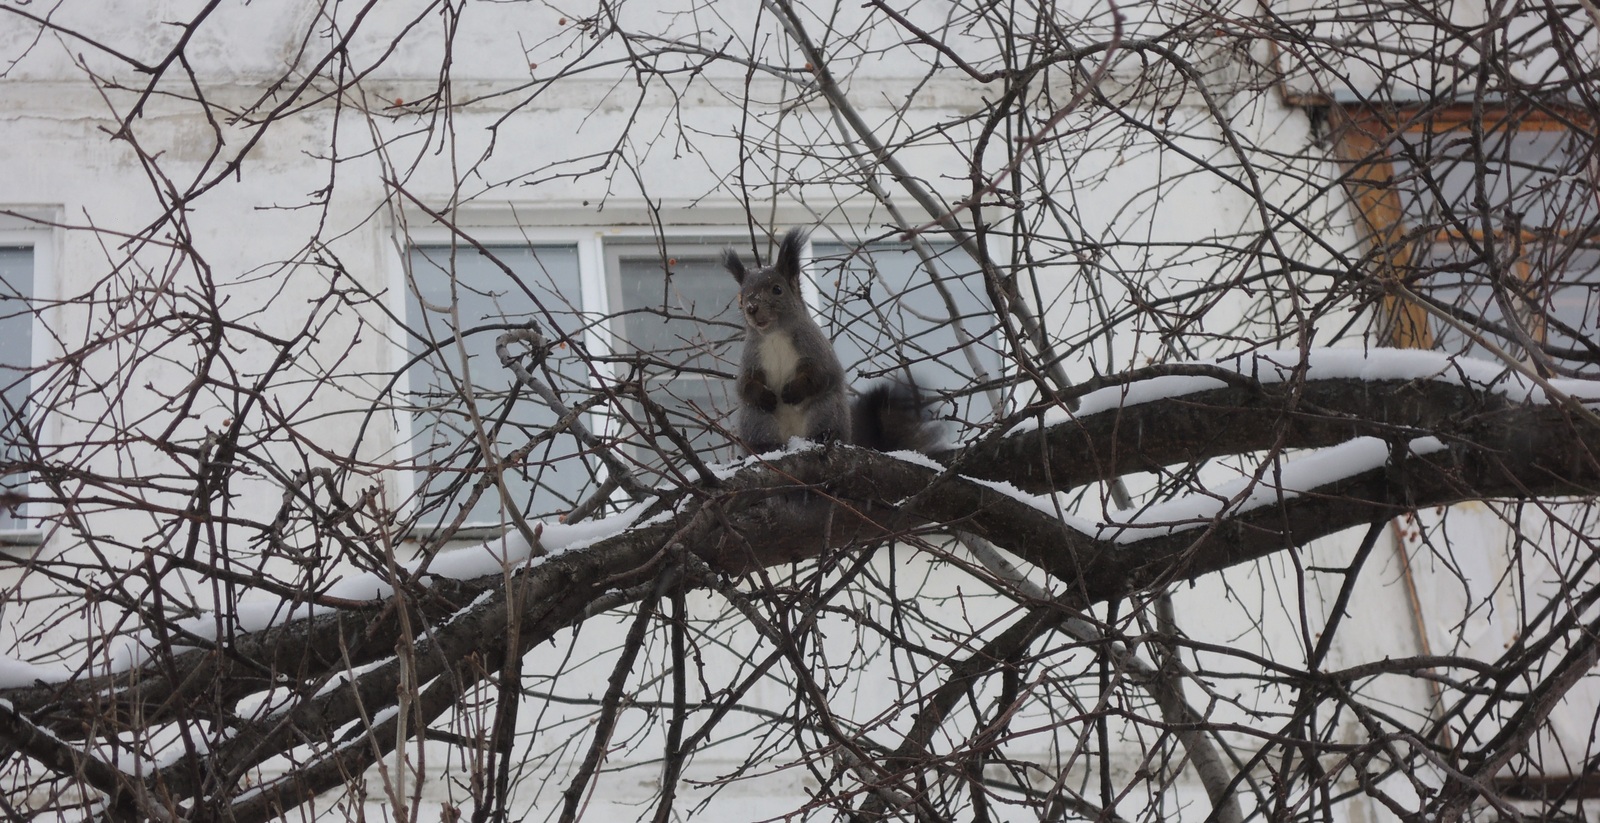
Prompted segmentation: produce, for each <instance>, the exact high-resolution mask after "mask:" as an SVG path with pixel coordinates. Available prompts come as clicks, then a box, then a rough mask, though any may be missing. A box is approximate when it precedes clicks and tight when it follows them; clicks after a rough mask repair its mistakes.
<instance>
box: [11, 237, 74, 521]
mask: <svg viewBox="0 0 1600 823" xmlns="http://www.w3.org/2000/svg"><path fill="white" fill-rule="evenodd" d="M0 211H4V212H7V213H6V214H0V246H7V247H12V246H24V247H27V248H28V249H30V250H31V252H32V254H33V286H32V292H33V294H32V298H31V299H32V300H33V301H34V302H35V304H38V303H40V302H44V303H47V304H48V303H49V302H50V301H51V300H53V299H55V296H56V286H57V283H56V271H57V269H56V260H57V259H58V257H59V255H58V250H59V249H58V247H59V244H60V243H61V232H60V231H58V230H56V229H54V228H53V227H52V226H51V225H50V224H52V223H56V222H58V216H59V215H58V210H54V209H36V208H5V207H0ZM30 218H31V219H30ZM52 313H53V312H52V311H50V310H46V311H45V312H43V313H41V314H40V315H38V316H36V317H35V319H34V322H33V329H32V335H31V340H30V343H31V350H30V352H29V360H30V362H31V365H33V366H40V365H43V364H44V363H47V362H49V360H50V359H51V357H52V356H54V353H55V342H54V340H53V338H52V337H51V336H50V334H49V332H48V329H47V327H48V325H49V322H50V321H49V315H50V314H52ZM38 389H39V385H38V375H37V373H36V374H35V375H34V376H33V377H31V378H30V384H29V387H28V394H29V395H30V396H31V395H33V394H34V393H36V391H37V390H38ZM53 433H54V429H53V427H52V426H51V425H50V423H49V422H47V423H46V424H45V426H43V427H41V429H40V432H39V439H40V441H41V442H42V443H49V442H51V441H52V440H53V439H54V438H53ZM37 485H38V481H37V480H33V481H30V482H29V487H30V488H29V492H28V493H29V495H30V496H32V497H38V496H41V495H40V494H39V489H38V488H37ZM54 513H55V512H54V507H53V506H50V505H49V504H46V503H41V502H32V503H29V504H28V511H27V514H26V515H24V517H23V519H24V521H25V522H28V523H29V525H26V526H23V527H21V528H4V529H0V550H9V551H11V552H14V551H16V550H17V549H29V550H31V549H33V548H36V547H37V546H39V545H41V544H42V543H43V542H44V533H45V529H44V524H45V523H46V522H47V520H48V518H49V517H50V516H51V515H52V514H54Z"/></svg>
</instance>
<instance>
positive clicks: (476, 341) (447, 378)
mask: <svg viewBox="0 0 1600 823" xmlns="http://www.w3.org/2000/svg"><path fill="white" fill-rule="evenodd" d="M489 253H490V254H491V255H492V256H493V258H492V259H491V258H490V257H487V256H485V255H483V254H481V253H479V252H478V251H477V250H475V249H463V248H455V249H451V248H449V247H419V248H415V249H413V250H412V252H411V255H410V266H411V276H412V281H413V282H412V284H411V287H412V288H411V289H410V290H409V291H408V292H407V294H406V322H407V325H408V326H409V328H410V330H411V335H410V337H409V338H408V342H407V348H408V351H409V352H410V353H411V354H412V355H419V354H424V352H426V354H425V356H423V357H422V359H421V360H419V361H418V362H416V363H415V364H413V365H411V366H410V368H409V377H410V383H411V397H412V400H413V403H414V404H415V405H416V408H417V411H416V413H415V414H414V415H413V416H412V433H413V435H414V437H413V439H412V455H413V460H414V461H415V465H416V466H417V469H418V473H417V478H418V491H419V493H420V495H421V505H422V506H423V507H424V515H423V521H424V522H427V523H441V522H443V523H449V522H452V521H453V520H454V519H455V517H456V515H457V514H458V513H459V511H460V507H461V506H462V505H463V504H464V503H465V502H466V500H467V499H468V497H469V495H470V494H471V491H472V488H473V486H474V485H475V484H477V483H478V482H479V481H480V479H482V478H483V477H484V465H485V463H484V461H483V459H482V455H481V453H480V448H479V446H478V443H479V442H480V441H479V438H478V435H477V428H476V427H475V426H474V424H473V420H472V415H471V414H470V413H469V411H470V409H471V408H475V409H476V410H477V413H478V418H479V420H480V421H481V424H482V427H483V430H484V432H485V433H486V434H487V435H488V436H489V438H490V440H491V442H492V443H493V448H494V452H495V454H496V456H497V457H498V458H500V459H502V460H503V459H505V458H506V457H507V456H508V455H510V454H511V453H512V452H514V451H515V450H517V449H520V448H523V447H525V446H527V445H528V444H529V443H535V441H537V442H536V443H535V445H534V448H533V450H532V452H531V453H529V454H528V456H527V458H526V459H525V460H523V461H522V462H521V463H520V464H519V465H516V466H512V467H508V469H507V471H506V472H505V473H504V479H505V483H506V485H507V487H508V490H509V491H510V492H511V496H512V498H513V500H514V501H515V503H516V505H517V506H519V507H521V508H522V511H523V512H524V513H525V514H527V515H530V516H540V515H546V514H550V513H553V512H560V511H565V510H566V509H569V508H571V507H572V505H573V503H574V502H576V501H577V499H578V497H579V493H580V492H581V491H582V490H583V489H584V487H585V486H587V485H588V484H589V479H590V471H589V469H588V467H587V466H586V465H585V463H584V461H583V460H582V459H581V457H580V449H579V447H578V444H577V441H576V440H575V439H574V438H573V437H572V435H571V434H568V433H566V432H553V433H552V432H551V431H550V428H551V426H552V425H554V424H555V423H556V422H557V420H558V416H557V414H556V413H555V412H554V411H552V410H551V408H550V407H549V406H548V405H547V404H546V403H545V401H544V400H542V399H540V398H539V397H538V396H537V395H535V394H533V393H532V392H531V391H529V390H528V389H527V388H526V387H523V386H522V385H520V383H519V382H518V380H517V378H516V377H515V376H514V374H513V373H512V372H511V371H510V370H509V369H507V368H506V367H504V366H502V365H501V363H500V358H499V355H498V354H497V353H496V352H495V344H496V341H497V340H498V339H499V338H500V337H501V336H502V335H504V334H506V333H507V332H508V331H510V330H512V329H515V328H523V327H526V326H527V324H529V323H532V324H534V325H535V327H536V328H537V329H538V330H539V331H540V332H541V333H542V334H543V335H544V336H545V337H546V339H548V340H550V341H551V342H553V343H555V344H556V347H555V348H554V349H552V351H551V352H550V354H549V356H548V357H547V358H546V360H545V361H544V363H543V365H542V367H538V366H535V367H533V369H532V370H533V373H534V376H535V377H538V378H540V379H542V380H544V381H545V382H546V383H547V384H548V385H549V386H550V387H551V389H552V390H554V391H555V392H556V394H557V395H558V397H559V399H561V401H562V402H563V403H564V404H565V405H567V406H568V407H569V408H571V407H572V406H575V405H577V404H578V403H579V402H580V401H581V400H582V399H583V395H582V394H581V393H580V392H581V390H583V389H584V388H585V387H586V386H587V385H588V377H587V375H588V369H587V368H586V367H585V366H584V364H583V363H582V361H581V360H579V358H578V357H577V356H576V349H575V347H576V345H578V344H581V342H582V340H581V335H582V332H583V328H584V327H583V322H582V317H581V316H580V314H579V311H580V308H581V306H580V295H581V294H582V290H581V287H580V280H579V271H578V252H577V248H576V247H575V246H535V247H528V246H497V247H492V248H490V249H489ZM496 261H498V263H497V262H496ZM501 265H504V267H505V269H502V268H501ZM506 269H509V270H510V274H509V275H508V274H507V272H506ZM452 307H453V308H454V313H455V317H452V314H451V309H452ZM456 318H459V329H458V328H457V320H456ZM457 331H459V333H460V337H461V341H460V343H459V344H458V343H457V340H456V337H457ZM510 350H511V352H512V353H513V354H516V353H524V354H525V353H526V352H527V347H526V346H524V345H522V344H520V343H511V344H510ZM463 355H465V359H466V366H465V368H464V367H463V365H462V359H463ZM521 361H522V363H523V364H524V365H525V366H527V365H529V364H530V363H531V361H532V358H529V357H526V356H525V357H523V358H522V359H521ZM468 373H470V375H471V386H472V391H471V396H472V400H473V403H472V405H471V407H469V405H468V403H467V400H466V398H467V392H466V391H464V386H463V382H464V381H463V377H464V376H465V375H466V374H468ZM505 520H506V518H505V517H504V516H503V512H502V508H501V499H500V495H499V493H498V491H497V490H496V489H495V488H494V487H493V486H492V485H491V486H490V487H488V488H487V489H486V490H485V491H484V493H483V494H482V496H480V497H479V498H478V501H477V503H476V504H474V505H473V506H472V508H471V510H470V512H469V514H468V516H467V518H466V521H465V522H466V523H467V524H473V525H497V524H500V523H503V522H505Z"/></svg>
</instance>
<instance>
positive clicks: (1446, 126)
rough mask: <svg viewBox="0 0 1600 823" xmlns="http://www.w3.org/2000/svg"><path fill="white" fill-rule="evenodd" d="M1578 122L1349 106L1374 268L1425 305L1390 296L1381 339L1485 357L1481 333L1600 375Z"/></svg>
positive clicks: (1593, 239) (1599, 276)
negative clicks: (1388, 114)
mask: <svg viewBox="0 0 1600 823" xmlns="http://www.w3.org/2000/svg"><path fill="white" fill-rule="evenodd" d="M1579 125H1580V124H1578V123H1575V122H1571V121H1563V120H1560V119H1558V118H1557V117H1556V116H1555V115H1551V114H1548V113H1540V114H1533V113H1522V114H1516V113H1512V112H1506V111H1496V112H1491V113H1489V114H1487V115H1485V116H1484V117H1483V119H1482V120H1480V121H1476V123H1475V121H1474V119H1473V114H1472V111H1471V110H1470V108H1466V107H1460V108H1447V109H1443V110H1440V111H1433V112H1426V113H1401V114H1400V115H1398V116H1396V117H1394V118H1392V119H1389V118H1384V117H1380V116H1379V115H1377V114H1375V113H1372V112H1367V111H1356V112H1353V113H1350V114H1349V115H1348V122H1347V123H1346V124H1345V128H1344V129H1343V130H1342V136H1341V140H1340V145H1341V149H1342V151H1343V154H1344V155H1345V157H1346V159H1347V160H1350V161H1352V162H1353V163H1354V166H1353V168H1352V171H1351V174H1350V176H1351V179H1352V181H1353V183H1354V185H1353V187H1352V194H1353V195H1354V198H1355V200H1356V203H1357V206H1358V208H1359V210H1360V212H1361V214H1362V217H1363V218H1364V221H1365V223H1366V224H1367V227H1368V228H1369V230H1370V234H1371V237H1372V239H1373V241H1374V242H1373V249H1374V253H1375V256H1376V258H1377V262H1378V263H1379V266H1380V268H1381V269H1382V270H1383V271H1382V274H1383V276H1385V277H1387V278H1392V279H1394V280H1398V281H1399V282H1400V283H1403V284H1404V285H1405V286H1406V288H1407V289H1409V290H1410V291H1412V292H1413V293H1415V294H1417V295H1419V296H1421V297H1422V298H1424V300H1425V301H1427V302H1428V303H1430V304H1431V305H1432V310H1431V311H1430V310H1428V309H1425V308H1423V307H1422V306H1419V305H1414V304H1413V305H1407V304H1406V303H1405V301H1398V302H1397V301H1395V300H1393V299H1391V300H1390V301H1389V303H1388V317H1387V320H1388V323H1387V326H1388V329H1387V333H1386V337H1387V338H1388V342H1389V343H1391V344H1396V345H1406V346H1420V347H1424V348H1427V347H1433V348H1439V349H1442V350H1445V351H1449V352H1452V353H1458V354H1466V355H1468V356H1475V357H1485V356H1487V353H1486V352H1485V351H1483V347H1482V346H1481V344H1480V342H1478V341H1476V340H1474V339H1473V336H1472V335H1474V334H1476V335H1479V336H1481V338H1482V339H1484V340H1488V341H1490V342H1492V343H1493V344H1494V345H1495V346H1497V347H1499V348H1501V349H1502V350H1505V351H1508V352H1514V353H1517V354H1518V356H1520V357H1525V358H1526V359H1528V360H1530V361H1532V362H1533V363H1534V364H1535V365H1536V366H1538V367H1540V368H1543V369H1544V370H1546V371H1547V372H1553V373H1569V374H1581V375H1584V376H1591V377H1592V376H1600V341H1597V339H1596V338H1597V333H1600V297H1597V295H1600V203H1597V202H1596V198H1595V195H1594V181H1595V177H1596V172H1597V170H1600V168H1597V165H1596V149H1595V138H1594V136H1593V133H1592V130H1590V129H1588V128H1579V127H1578V126H1579ZM1441 315H1448V316H1449V317H1450V318H1451V319H1452V320H1454V321H1455V322H1451V321H1450V320H1445V319H1444V318H1443V317H1442V316H1441ZM1464 328H1465V329H1470V330H1471V331H1472V334H1469V333H1468V332H1467V331H1465V330H1464Z"/></svg>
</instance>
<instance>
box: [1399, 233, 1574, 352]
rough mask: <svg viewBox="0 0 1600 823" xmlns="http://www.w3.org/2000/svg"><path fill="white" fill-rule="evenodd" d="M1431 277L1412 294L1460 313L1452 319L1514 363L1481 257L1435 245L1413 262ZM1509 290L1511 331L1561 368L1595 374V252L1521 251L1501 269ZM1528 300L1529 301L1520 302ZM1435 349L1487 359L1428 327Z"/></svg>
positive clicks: (1443, 326)
mask: <svg viewBox="0 0 1600 823" xmlns="http://www.w3.org/2000/svg"><path fill="white" fill-rule="evenodd" d="M1420 262H1421V263H1422V265H1423V266H1425V267H1426V269H1425V270H1426V271H1430V272H1432V274H1430V275H1429V276H1427V277H1426V278H1425V279H1423V280H1421V281H1419V283H1420V285H1418V286H1417V288H1418V290H1419V291H1422V292H1423V293H1425V294H1427V295H1428V296H1430V297H1432V298H1434V299H1435V300H1438V301H1440V302H1442V303H1444V304H1446V305H1448V306H1450V307H1452V308H1455V309H1457V310H1459V311H1460V312H1462V313H1463V315H1461V316H1458V317H1457V319H1458V320H1459V321H1460V322H1462V323H1464V324H1466V325H1468V326H1470V327H1475V328H1477V330H1478V333H1479V334H1480V335H1482V336H1483V337H1485V338H1486V339H1488V340H1490V341H1492V342H1493V343H1494V344H1495V345H1496V346H1499V347H1500V348H1501V349H1503V350H1505V351H1507V352H1510V353H1514V354H1517V355H1518V356H1521V352H1522V347H1521V346H1520V344H1519V342H1518V338H1517V337H1516V336H1515V335H1514V333H1513V332H1514V329H1513V328H1512V327H1511V325H1510V324H1508V323H1507V322H1506V318H1505V313H1504V306H1503V305H1502V301H1500V300H1497V299H1496V298H1495V289H1496V284H1495V282H1494V280H1493V279H1492V278H1491V277H1490V276H1489V275H1488V274H1486V272H1487V271H1488V270H1489V267H1487V266H1484V265H1482V255H1481V251H1479V250H1476V249H1474V248H1473V244H1472V243H1470V242H1468V241H1465V240H1454V241H1450V242H1444V243H1435V244H1433V246H1432V247H1431V248H1430V249H1429V254H1428V255H1427V256H1426V257H1424V258H1422V260H1421V261H1420ZM1506 270H1507V271H1509V272H1510V273H1511V274H1510V276H1511V277H1514V278H1517V280H1516V282H1515V287H1510V288H1507V289H1505V291H1506V294H1507V296H1508V298H1509V299H1508V301H1506V302H1507V303H1509V305H1511V307H1512V308H1513V309H1514V310H1515V311H1514V317H1515V320H1516V322H1517V325H1518V327H1520V328H1521V329H1522V330H1523V332H1525V333H1526V334H1527V335H1528V336H1529V337H1530V338H1532V339H1534V340H1540V341H1542V342H1544V343H1545V344H1546V346H1548V347H1549V348H1548V349H1547V351H1548V352H1549V353H1550V356H1551V357H1552V358H1553V359H1554V361H1555V362H1557V363H1559V364H1561V365H1562V366H1563V367H1565V368H1569V369H1574V370H1578V371H1582V372H1588V373H1600V250H1596V249H1589V248H1572V247H1571V246H1569V245H1566V244H1560V245H1559V246H1557V245H1554V244H1539V245H1535V246H1532V247H1530V248H1527V249H1524V250H1523V257H1522V259H1521V261H1519V262H1517V263H1515V264H1513V265H1510V266H1507V267H1506ZM1529 297H1531V298H1532V301H1531V302H1530V300H1529V299H1528V298H1529ZM1434 327H1435V332H1434V339H1435V348H1438V349H1440V350H1441V351H1445V352H1449V353H1451V354H1461V355H1466V356H1468V357H1476V358H1480V359H1483V358H1489V357H1492V355H1491V354H1489V353H1488V352H1487V351H1485V350H1484V349H1483V348H1482V347H1481V346H1479V345H1478V344H1477V343H1475V342H1474V341H1473V340H1472V339H1471V338H1470V337H1469V336H1468V335H1466V334H1465V333H1464V332H1462V331H1460V330H1459V329H1457V328H1455V327H1454V326H1452V325H1450V324H1448V323H1444V322H1442V321H1441V322H1436V323H1435V324H1434Z"/></svg>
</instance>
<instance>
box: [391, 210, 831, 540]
mask: <svg viewBox="0 0 1600 823" xmlns="http://www.w3.org/2000/svg"><path fill="white" fill-rule="evenodd" d="M529 211H530V212H531V211H532V210H529ZM542 211H543V210H540V212H542ZM538 216H547V215H545V214H541V213H539V212H535V213H533V214H526V213H521V210H513V211H512V212H511V213H510V214H509V215H499V214H490V215H478V216H477V217H478V219H477V220H473V219H471V218H472V216H471V215H469V216H466V217H464V218H463V219H459V220H457V221H456V224H455V225H456V226H457V227H459V228H458V229H452V228H451V227H449V226H445V225H442V224H440V223H438V222H436V221H431V220H429V221H426V222H423V221H417V222H416V224H414V225H410V226H407V227H405V228H404V229H403V230H400V229H395V230H393V231H391V237H392V238H393V249H394V250H393V253H391V254H389V255H388V257H389V259H390V268H391V271H390V272H389V278H388V282H389V286H390V288H389V292H390V295H389V300H388V308H389V310H390V311H392V312H393V313H394V315H395V316H396V317H398V318H401V319H402V320H403V321H406V322H409V319H410V318H408V317H407V316H406V295H407V293H408V290H409V288H410V287H409V285H408V283H407V280H406V278H407V276H408V272H407V266H408V256H409V254H410V253H411V250H412V249H413V248H417V247H440V246H448V245H449V244H450V243H452V242H454V243H456V244H457V245H458V247H459V248H461V249H465V250H468V251H472V252H474V253H476V251H475V250H476V246H474V245H473V241H475V242H476V243H478V244H481V245H483V246H485V247H494V246H536V245H570V246H574V247H576V249H577V258H578V282H579V291H580V294H579V296H578V299H579V301H580V305H579V307H578V311H579V314H580V315H581V316H582V317H583V318H584V320H585V323H584V325H585V330H584V333H583V334H584V346H585V347H586V348H587V349H588V350H589V352H590V353H591V354H592V355H593V356H595V357H596V358H597V359H605V360H606V361H607V362H601V363H597V364H596V365H597V369H598V371H599V372H600V375H599V376H600V378H601V379H603V380H608V381H609V380H613V379H615V377H616V372H615V367H614V366H613V365H612V364H611V363H610V362H609V360H610V358H611V357H612V356H613V355H615V354H617V353H618V352H619V351H622V350H624V349H625V346H624V344H623V343H622V341H621V340H620V335H621V330H620V329H619V328H617V326H616V324H615V318H611V315H612V313H613V306H614V304H615V303H616V302H617V301H619V300H620V299H621V295H620V285H619V284H618V283H617V282H615V281H616V275H617V274H618V272H613V271H611V270H610V268H609V266H610V263H611V260H612V258H613V256H614V255H613V253H612V252H611V251H610V250H609V247H614V246H622V245H626V246H633V247H648V246H650V245H654V244H656V243H657V242H658V241H660V240H663V239H664V240H665V241H666V243H667V244H668V245H669V246H671V245H673V244H684V245H691V244H692V245H703V246H707V247H709V248H712V249H715V250H716V252H717V253H720V251H721V249H723V248H727V247H732V248H735V249H740V248H741V247H742V246H748V245H749V234H748V231H749V230H748V228H747V226H746V225H744V224H738V225H734V224H727V225H704V224H694V225H673V226H666V227H661V228H659V229H658V228H654V227H651V226H649V225H637V226H634V225H618V226H608V225H594V226H589V225H532V224H533V223H535V222H536V220H537V217H538ZM496 217H499V218H501V219H499V220H496V219H494V218H496ZM508 217H509V220H508V219H507V218H508ZM519 219H520V220H523V221H526V222H527V223H528V224H529V225H517V224H515V222H514V221H516V220H519ZM619 222H620V221H619ZM464 236H465V237H470V238H471V240H470V241H469V240H466V239H465V237H464ZM741 254H742V256H746V257H748V252H743V251H742V252H741ZM809 262H810V245H809V243H808V244H807V247H806V251H805V254H804V255H803V258H802V263H803V264H809ZM804 281H805V282H804V284H803V287H802V290H801V291H802V295H803V296H804V297H805V300H806V303H807V306H808V307H810V309H811V310H812V311H813V312H815V311H816V309H817V303H818V302H819V297H818V293H817V290H816V287H815V284H814V283H812V282H811V274H810V272H809V271H806V273H805V277H804ZM734 289H735V286H734V284H733V280H732V278H731V277H730V278H729V280H728V293H729V295H730V296H731V295H732V294H733V293H734ZM608 318H610V319H608ZM389 354H390V357H391V360H390V363H389V372H390V373H391V374H394V373H396V372H400V373H399V374H398V375H397V377H396V379H395V383H394V389H393V391H394V392H395V393H396V395H397V396H400V397H404V396H407V395H409V394H410V392H411V380H410V375H409V373H408V370H404V367H405V365H406V363H407V362H408V360H409V358H410V355H409V348H408V346H407V345H406V340H405V337H404V335H403V334H402V333H398V332H397V333H396V334H394V335H393V336H392V337H391V345H390V346H389ZM591 387H592V384H591ZM396 423H397V427H396V432H395V436H396V441H397V442H396V444H395V447H394V454H395V457H396V462H397V465H399V466H401V467H407V466H410V464H411V463H412V462H413V461H414V460H415V459H416V456H417V455H416V452H415V451H414V448H413V443H412V440H413V436H414V433H415V430H414V428H413V427H414V426H415V417H414V415H413V414H412V413H411V412H410V411H408V410H405V409H401V410H400V411H399V412H398V413H397V419H396ZM585 423H586V424H587V425H588V426H589V430H590V431H592V432H594V433H595V435H596V436H598V437H602V438H609V437H615V436H617V435H618V434H619V433H620V431H621V421H619V420H618V418H617V417H616V415H614V414H611V413H607V412H604V411H592V412H589V413H588V414H586V415H585ZM395 475H396V479H395V488H396V490H397V491H398V499H400V500H404V501H407V508H405V509H402V512H401V513H402V514H403V515H409V514H411V513H412V512H413V511H414V509H412V508H410V507H411V506H415V505H416V493H417V489H418V477H417V473H416V471H415V470H414V469H410V468H400V469H398V470H396V472H395ZM434 525H437V524H436V523H433V522H420V523H418V524H417V526H416V527H415V529H414V530H413V533H412V534H409V535H407V536H406V539H407V540H408V541H410V540H416V539H418V538H420V537H421V536H422V535H423V534H424V533H425V531H426V530H427V529H428V528H431V527H432V526H434ZM507 528H508V527H507V526H506V525H504V524H492V523H473V522H470V521H469V522H468V523H466V524H464V525H463V527H462V528H461V529H459V530H457V531H456V533H455V534H454V535H453V536H452V537H451V541H452V542H454V541H461V540H474V539H484V538H487V537H494V536H498V535H501V534H504V533H505V532H506V530H507Z"/></svg>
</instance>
